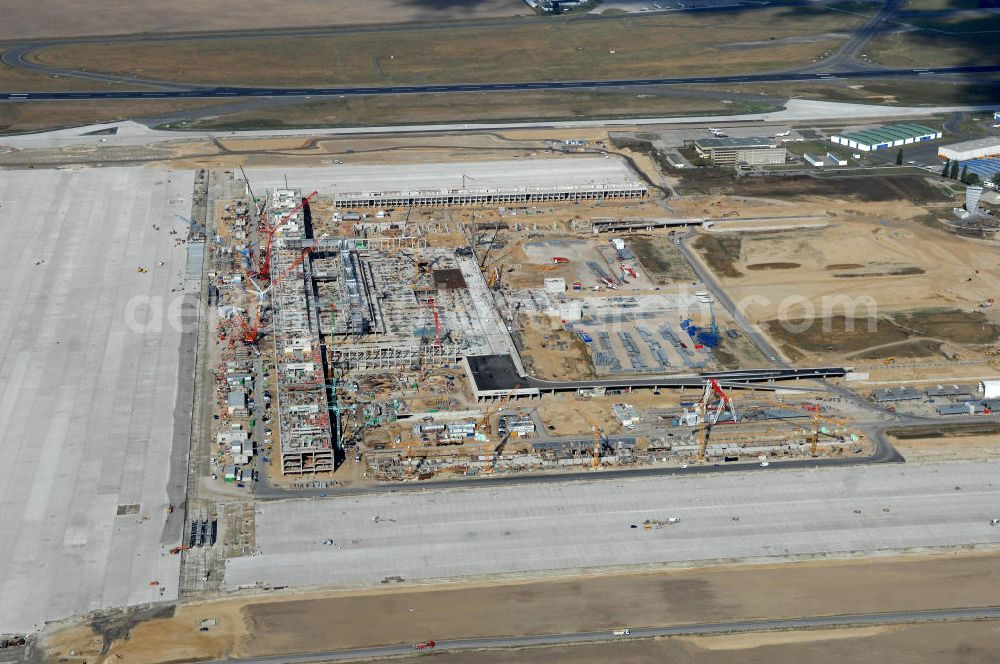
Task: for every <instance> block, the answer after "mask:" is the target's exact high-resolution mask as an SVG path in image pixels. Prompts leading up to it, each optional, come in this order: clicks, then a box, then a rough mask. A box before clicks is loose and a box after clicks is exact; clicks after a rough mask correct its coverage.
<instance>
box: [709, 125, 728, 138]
mask: <svg viewBox="0 0 1000 664" xmlns="http://www.w3.org/2000/svg"><path fill="white" fill-rule="evenodd" d="M708 130H709V131H710V132H712V136H715V137H716V138H726V136H727V134H726V132H724V131H722V130H721V129H712V128H711V127H709V128H708Z"/></svg>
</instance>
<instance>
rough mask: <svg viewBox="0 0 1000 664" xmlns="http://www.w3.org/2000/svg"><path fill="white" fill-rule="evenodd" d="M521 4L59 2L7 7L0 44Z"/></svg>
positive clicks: (468, 11)
mask: <svg viewBox="0 0 1000 664" xmlns="http://www.w3.org/2000/svg"><path fill="white" fill-rule="evenodd" d="M530 13H531V10H530V9H529V8H528V7H527V5H525V4H524V3H523V2H521V0H476V1H475V2H449V1H447V0H417V1H416V2H407V1H403V0H365V1H364V2H357V1H356V0H325V1H324V2H319V3H317V2H314V1H312V0H287V1H286V2H282V3H273V2H261V1H260V0H251V1H250V2H242V1H240V0H217V1H216V2H212V3H205V2H198V1H197V0H175V1H174V2H171V3H169V4H165V3H155V2H154V3H148V2H144V3H139V4H136V3H134V2H127V1H126V0H94V1H91V2H87V3H85V4H74V3H70V4H66V3H65V2H62V1H61V0H41V1H40V2H33V3H23V2H16V3H8V4H7V5H6V6H5V10H4V20H3V22H2V23H0V39H28V38H33V37H76V36H84V35H122V34H132V33H137V32H146V33H158V32H201V31H208V30H252V29H268V28H270V29H274V28H276V27H282V28H293V27H310V28H311V27H317V26H326V25H356V24H364V23H404V22H407V21H452V20H460V19H472V18H485V17H491V16H513V15H516V14H530Z"/></svg>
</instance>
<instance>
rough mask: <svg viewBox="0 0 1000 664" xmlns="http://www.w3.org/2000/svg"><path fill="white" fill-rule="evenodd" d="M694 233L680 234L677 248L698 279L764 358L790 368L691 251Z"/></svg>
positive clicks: (780, 366) (774, 363) (781, 366)
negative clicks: (689, 245) (690, 242)
mask: <svg viewBox="0 0 1000 664" xmlns="http://www.w3.org/2000/svg"><path fill="white" fill-rule="evenodd" d="M694 234H695V233H694V231H693V230H691V231H689V232H688V233H687V234H686V235H684V236H678V238H677V239H678V242H677V248H678V249H679V250H680V252H681V255H682V256H684V258H685V260H687V262H688V264H689V265H690V266H691V269H693V270H694V273H695V275H697V277H698V279H699V280H700V281H701V282H702V283H703V284H705V286H706V287H707V288H708V290H709V291H711V293H712V295H714V296H715V298H716V299H717V300H718V301H719V303H720V304H721V305H722V306H723V308H725V310H726V311H727V312H729V315H730V316H731V317H732V318H733V320H734V321H736V324H737V325H739V326H740V329H741V330H743V334H745V335H746V336H747V338H749V339H750V340H751V341H752V342H753V344H754V345H755V346H756V347H757V350H759V351H760V352H761V353H762V354H763V355H764V358H765V359H766V360H767V361H768V362H770V363H771V364H772V365H773V366H776V367H778V368H780V369H788V368H789V366H790V365H789V364H788V363H787V362H786V361H785V359H784V357H783V356H782V355H781V353H779V352H778V350H777V349H776V348H775V347H774V346H772V345H771V342H770V340H768V339H767V338H766V337H765V336H764V335H763V334H761V333H760V331H759V330H758V329H757V328H756V327H754V326H753V324H751V323H750V321H748V320H747V319H746V317H745V316H744V315H743V313H742V312H741V311H740V309H739V307H737V306H736V303H735V302H733V300H732V298H731V297H729V293H727V292H726V289H725V288H723V287H722V284H720V283H719V281H718V280H717V279H716V278H715V275H714V274H712V272H711V271H710V270H708V269H706V268H705V266H704V265H703V264H702V262H701V260H700V259H699V258H698V257H697V256H696V255H695V254H694V252H693V251H691V248H690V247H688V245H687V241H688V239H689V238H691V237H693V236H694Z"/></svg>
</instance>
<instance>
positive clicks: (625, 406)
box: [210, 159, 874, 489]
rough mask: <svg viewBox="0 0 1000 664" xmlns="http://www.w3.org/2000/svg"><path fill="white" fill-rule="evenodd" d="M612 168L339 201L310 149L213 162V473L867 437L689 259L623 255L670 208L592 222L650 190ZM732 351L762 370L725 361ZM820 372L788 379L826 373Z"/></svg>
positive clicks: (241, 477) (550, 464) (355, 469)
mask: <svg viewBox="0 0 1000 664" xmlns="http://www.w3.org/2000/svg"><path fill="white" fill-rule="evenodd" d="M560 161H562V162H567V161H570V160H560ZM572 161H573V163H571V164H570V166H568V167H567V169H568V170H567V172H568V173H569V174H570V177H569V179H570V180H572V174H573V173H575V172H576V171H575V170H574V169H576V168H578V167H579V165H578V164H579V160H572ZM583 161H588V160H587V159H584V160H583ZM589 161H590V162H592V163H593V162H595V161H596V163H597V165H599V166H600V167H601V168H603V169H605V170H607V169H608V165H607V164H608V161H607V160H593V159H589ZM431 166H432V167H433V166H434V165H431ZM504 166H505V165H504V164H502V163H500V164H495V165H494V166H493V168H494V169H495V170H496V171H497V172H501V171H505V172H509V171H507V170H505V169H504ZM562 166H563V164H557V163H556V162H552V163H550V164H548V165H547V166H546V171H547V172H548V173H549V176H548V177H550V178H552V177H554V176H553V175H551V174H552V173H558V172H559V168H561V167H562ZM612 169H613V170H612V173H613V177H614V178H617V180H618V181H617V182H616V183H615V184H614V185H605V186H604V193H603V197H602V198H601V199H600V200H594V199H593V198H592V193H593V191H594V189H595V188H596V187H597V185H594V184H591V186H590V187H587V188H583V189H582V191H583V193H582V194H580V195H576V194H575V193H574V192H579V191H581V187H580V185H579V183H576V182H573V183H571V184H568V185H566V187H565V188H564V189H562V190H560V189H558V187H556V185H554V184H552V183H549V184H548V185H547V188H546V189H545V191H544V192H543V194H539V198H540V199H539V200H536V201H531V200H529V199H530V195H531V192H530V191H529V192H528V193H526V194H523V195H522V197H521V199H519V201H518V204H517V205H515V206H512V205H511V204H510V203H509V202H508V201H509V196H507V193H508V190H507V189H506V188H504V187H503V186H498V187H495V188H489V187H487V188H481V189H478V190H477V192H478V194H479V195H480V196H486V195H487V194H489V195H490V196H492V197H493V199H491V200H489V201H487V200H478V199H477V200H471V201H470V199H469V197H468V196H466V195H465V192H464V191H463V190H460V189H454V190H435V192H434V193H435V195H436V196H437V197H436V198H434V199H433V200H427V199H425V198H423V197H421V196H420V195H419V194H421V192H420V191H409V192H402V193H401V192H398V191H384V190H383V191H379V192H377V196H376V194H374V193H372V194H370V195H368V194H365V195H362V194H359V193H357V192H351V193H350V201H351V206H346V205H344V204H343V201H341V200H340V198H339V192H337V191H324V192H323V193H318V192H315V191H314V192H313V193H312V194H308V195H304V192H305V191H307V190H309V189H311V188H312V186H314V185H316V183H318V182H322V181H323V180H324V177H323V176H322V175H318V174H313V173H311V172H310V171H304V172H302V173H298V174H296V180H297V181H298V180H301V184H302V185H303V186H302V187H301V188H293V187H290V186H288V184H289V183H288V182H287V180H286V182H285V183H283V184H282V183H279V184H281V185H282V186H268V183H271V182H273V180H274V176H273V174H269V173H267V172H264V173H260V174H255V173H254V171H251V172H250V173H243V174H239V175H238V176H232V177H233V184H232V187H233V190H234V191H236V192H238V194H237V195H236V196H234V197H233V198H232V199H229V200H226V201H221V202H219V203H218V205H219V210H218V220H219V222H218V223H219V228H217V229H216V232H215V237H214V243H213V246H212V248H211V250H210V254H211V255H212V261H213V264H212V268H211V271H210V276H211V278H212V285H211V292H212V293H213V298H214V299H213V300H212V301H213V302H214V303H215V304H216V305H217V306H216V308H215V313H216V314H217V316H218V323H217V325H216V332H217V340H218V346H219V365H218V367H217V369H216V372H215V375H216V377H217V379H218V388H217V401H216V413H215V418H216V430H215V438H216V441H217V448H216V450H215V454H214V456H213V477H214V478H215V480H216V481H218V482H220V483H230V484H234V485H236V486H237V487H238V488H243V487H244V486H245V485H247V484H250V483H251V482H257V481H259V480H260V479H261V477H260V475H261V473H264V474H266V480H267V481H268V482H269V483H270V485H272V486H275V487H278V488H286V489H294V488H317V487H319V488H323V487H331V486H335V485H338V484H340V485H343V484H366V483H372V482H382V481H407V480H427V479H430V478H441V479H443V478H460V477H476V476H484V475H498V474H518V473H524V472H533V471H551V472H558V471H560V470H578V471H579V470H585V469H594V470H597V469H608V468H628V467H640V466H653V465H660V466H675V467H681V466H684V467H686V466H687V465H688V464H702V463H709V464H720V463H727V462H728V463H735V462H744V463H749V462H752V463H755V464H760V465H765V466H766V465H769V464H770V463H771V462H772V461H778V460H787V459H811V458H819V457H822V458H831V459H832V458H844V457H856V456H867V455H870V454H872V453H873V451H874V444H873V442H872V441H871V440H870V439H869V437H868V436H867V435H866V432H865V429H864V427H862V426H860V425H858V424H856V423H852V420H857V419H858V418H862V419H863V417H864V415H865V413H864V412H863V411H861V410H859V408H858V406H857V405H856V404H852V403H848V402H846V401H845V400H843V399H842V397H841V396H839V395H834V394H831V393H830V392H829V391H828V390H827V388H826V387H825V386H824V385H822V384H820V383H818V382H816V381H812V380H800V378H802V376H800V375H792V374H788V375H781V374H780V373H779V374H773V373H766V372H767V371H768V364H769V363H768V362H766V361H765V360H764V356H763V355H762V354H761V353H760V352H759V351H758V350H757V349H756V348H755V346H754V343H753V342H752V341H750V340H749V339H748V338H747V335H746V334H745V332H744V331H743V330H742V329H741V328H740V326H739V325H738V324H736V323H735V322H734V320H733V319H732V317H731V315H730V313H729V312H728V311H727V310H726V309H725V308H724V307H720V306H719V305H718V304H717V302H716V300H715V297H714V296H713V294H712V293H711V292H710V290H708V286H706V284H705V283H704V282H702V281H701V280H699V279H698V278H697V277H696V276H694V273H693V272H691V271H690V269H689V268H687V269H679V268H675V272H676V274H672V275H671V276H670V278H668V277H665V276H664V274H663V273H662V270H661V269H660V267H659V266H658V265H659V264H654V265H651V266H650V265H647V264H646V263H645V262H644V261H643V260H642V259H641V258H640V255H641V254H645V255H649V253H650V251H655V252H658V254H657V256H658V257H660V258H662V256H663V255H667V256H669V257H670V260H671V261H673V262H674V263H676V264H681V265H684V264H685V261H684V258H683V257H682V255H681V254H680V251H679V249H680V247H679V245H680V238H681V232H680V231H679V230H677V229H678V228H684V227H683V226H682V225H680V224H677V222H678V221H682V220H675V222H674V224H668V225H664V226H663V227H660V228H657V227H655V225H653V224H652V222H647V223H648V224H649V227H648V230H644V233H643V236H642V237H641V238H639V239H638V240H636V243H634V242H633V238H631V237H630V236H629V235H628V234H627V233H626V234H624V235H615V234H614V233H611V234H604V233H601V232H599V231H602V230H604V229H605V226H606V225H607V223H606V222H607V219H608V218H609V217H608V214H609V212H610V210H613V211H614V212H611V214H615V213H617V218H619V219H623V218H625V212H626V209H627V211H628V212H629V213H630V215H632V216H636V217H638V216H640V215H641V216H642V217H641V218H644V219H652V218H653V217H652V216H650V215H651V214H652V213H654V212H655V209H657V204H656V203H655V202H654V201H651V200H649V198H648V196H647V193H648V190H647V188H646V187H645V185H643V184H642V183H641V182H639V181H638V180H637V179H636V178H635V176H634V175H633V174H632V173H631V172H630V171H629V170H628V169H627V168H626V167H625V166H624V164H622V163H618V162H614V163H613V165H612ZM385 170H386V169H382V171H383V172H382V174H381V175H380V177H383V178H388V177H391V176H390V175H387V174H386V173H385ZM475 172H476V173H477V175H476V177H477V179H480V180H485V179H487V178H488V177H489V175H488V173H487V172H486V171H485V169H484V168H483V167H480V168H479V170H477V171H475ZM286 177H287V176H286ZM400 177H403V178H405V177H407V175H406V173H403V174H402V175H401V176H400ZM469 177H471V176H467V175H465V174H463V175H462V176H461V182H462V184H465V183H466V181H467V179H468V178H469ZM508 177H509V176H508ZM256 180H261V181H263V182H264V183H265V185H264V189H263V190H260V185H259V184H257V183H256V182H255V181H256ZM347 180H348V182H347V184H344V185H340V186H350V185H351V184H353V183H352V182H351V181H350V178H347ZM381 186H382V187H383V189H385V188H387V187H386V185H385V184H381ZM255 189H256V191H255ZM523 189H525V187H523V186H522V187H521V188H520V189H515V190H516V191H521V190H523ZM553 191H556V192H559V191H561V192H562V193H561V194H559V196H555V197H554V196H553V194H552V192H553ZM640 194H641V196H640ZM365 196H368V198H367V199H366V200H367V202H368V203H369V204H370V205H367V204H366V205H359V202H363V201H362V200H361V199H365ZM404 199H405V200H404ZM386 200H388V201H389V202H391V203H393V204H394V205H398V204H399V203H400V202H402V203H405V205H404V206H390V205H382V204H383V203H384V202H386ZM495 200H502V201H503V202H504V203H505V204H504V205H496V204H495ZM609 208H610V210H609ZM595 219H596V220H598V222H599V223H598V224H595V223H594V222H593V220H595ZM689 223H690V224H691V225H693V226H698V225H701V224H703V220H702V219H700V218H699V219H696V220H693V221H689ZM684 232H687V229H684ZM744 357H749V358H754V359H756V362H757V367H758V368H759V371H763V372H765V374H763V375H761V376H755V375H754V371H753V370H751V371H749V372H746V373H744V374H741V375H740V376H739V377H738V378H734V377H733V376H732V375H730V374H729V373H727V370H732V369H737V368H738V367H737V366H732V363H733V361H734V359H735V358H740V359H742V358H744ZM494 365H498V366H501V367H502V368H503V370H501V371H499V372H496V371H494V370H493V369H483V367H486V366H494ZM739 368H740V369H747V368H748V367H747V366H745V363H744V365H743V366H741V367H739ZM505 371H506V373H504V372H505ZM821 372H826V373H819V374H811V375H810V376H806V378H809V377H827V378H830V379H833V380H839V379H840V378H843V377H844V376H845V375H846V372H845V371H844V370H843V369H840V368H838V367H833V368H829V369H822V370H821ZM790 378H793V379H794V380H793V381H792V382H787V383H786V382H784V380H785V379H790ZM505 380H506V383H504V381H505ZM502 383H503V384H502Z"/></svg>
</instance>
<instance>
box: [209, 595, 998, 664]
mask: <svg viewBox="0 0 1000 664" xmlns="http://www.w3.org/2000/svg"><path fill="white" fill-rule="evenodd" d="M997 619H1000V607H995V606H989V607H983V608H960V609H934V610H929V611H899V612H893V613H861V614H852V615H841V616H814V617H808V618H784V619H775V620H741V621H734V622H717V623H700V624H693V625H671V626H667V627H636V628H630V632H631V634H630V636H628V637H624V636H622V637H616V636H615V635H614V634H613V632H614V630H617V629H620V627H618V626H615V627H612V628H610V629H606V630H601V631H597V632H575V633H570V634H539V635H537V636H504V637H492V638H488V637H487V638H478V639H449V640H442V641H437V642H436V643H435V647H434V651H441V650H480V649H489V648H525V647H532V646H552V645H568V644H579V643H593V642H598V641H613V640H617V639H626V638H628V639H644V638H645V639H648V638H654V637H662V636H695V635H701V636H703V635H710V634H734V633H746V632H765V631H777V630H791V629H822V628H833V627H863V626H870V625H909V624H914V623H926V622H947V621H967V620H997ZM420 652H427V651H419V650H416V649H415V648H414V647H413V645H411V644H407V645H395V646H379V647H375V648H355V649H352V650H331V651H327V652H316V653H304V654H300V655H275V656H273V657H247V658H243V659H226V660H217V661H218V662H219V664H221V662H226V664H309V663H310V662H344V661H351V660H359V659H371V658H375V657H393V656H399V655H415V654H417V653H420Z"/></svg>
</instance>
